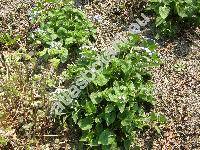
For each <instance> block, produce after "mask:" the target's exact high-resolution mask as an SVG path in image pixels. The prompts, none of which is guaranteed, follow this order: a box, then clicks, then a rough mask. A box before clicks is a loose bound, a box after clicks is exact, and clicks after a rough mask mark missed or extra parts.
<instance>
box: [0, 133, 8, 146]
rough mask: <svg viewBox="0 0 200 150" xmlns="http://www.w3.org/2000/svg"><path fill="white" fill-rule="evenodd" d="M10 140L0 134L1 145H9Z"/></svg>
mask: <svg viewBox="0 0 200 150" xmlns="http://www.w3.org/2000/svg"><path fill="white" fill-rule="evenodd" d="M7 142H8V140H7V139H6V138H4V137H3V136H1V135H0V147H1V146H5V145H7Z"/></svg>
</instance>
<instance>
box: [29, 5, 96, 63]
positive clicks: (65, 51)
mask: <svg viewBox="0 0 200 150" xmlns="http://www.w3.org/2000/svg"><path fill="white" fill-rule="evenodd" d="M40 5H41V3H40ZM40 5H39V6H40ZM39 6H38V8H37V10H34V13H33V14H37V15H36V17H35V19H33V22H34V23H37V24H38V25H39V28H37V29H36V30H35V31H34V32H33V35H32V37H33V40H34V42H35V43H36V44H39V45H40V44H42V46H43V47H44V49H43V50H42V51H40V53H39V55H40V56H42V57H43V58H45V59H46V60H48V59H51V60H50V61H51V62H52V63H53V64H54V66H57V65H58V64H59V63H60V62H61V63H64V62H66V61H67V60H68V59H69V58H71V57H73V55H77V54H78V53H79V52H80V47H81V46H82V45H83V44H84V45H87V44H88V43H90V42H91V41H92V40H93V35H94V33H95V30H94V28H93V25H92V24H91V22H89V20H88V19H87V18H86V16H85V14H84V13H83V12H81V11H80V10H78V9H76V8H74V7H73V6H72V5H70V4H65V5H64V4H63V3H62V5H59V4H57V5H56V6H54V7H53V8H50V9H48V10H42V9H44V8H43V7H41V8H40V7H39ZM68 55H69V56H68Z"/></svg>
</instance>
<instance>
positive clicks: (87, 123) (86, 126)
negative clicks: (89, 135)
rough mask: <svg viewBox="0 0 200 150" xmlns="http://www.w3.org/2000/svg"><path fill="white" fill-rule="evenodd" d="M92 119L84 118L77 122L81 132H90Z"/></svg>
mask: <svg viewBox="0 0 200 150" xmlns="http://www.w3.org/2000/svg"><path fill="white" fill-rule="evenodd" d="M92 123H93V119H92V117H86V118H84V119H81V120H79V122H78V125H79V127H80V128H81V129H82V130H90V129H91V128H92Z"/></svg>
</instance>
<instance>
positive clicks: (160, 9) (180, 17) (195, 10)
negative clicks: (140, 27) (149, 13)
mask: <svg viewBox="0 0 200 150" xmlns="http://www.w3.org/2000/svg"><path fill="white" fill-rule="evenodd" d="M149 3H150V6H149V8H148V9H150V10H153V11H154V12H155V13H156V16H157V18H156V27H158V28H159V29H160V33H161V34H163V35H169V36H174V35H175V33H177V31H178V29H179V30H180V27H179V26H183V25H186V24H188V25H190V26H191V25H199V24H200V1H199V0H162V1H160V0H149Z"/></svg>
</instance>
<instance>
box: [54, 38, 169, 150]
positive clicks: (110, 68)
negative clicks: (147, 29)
mask: <svg viewBox="0 0 200 150" xmlns="http://www.w3.org/2000/svg"><path fill="white" fill-rule="evenodd" d="M155 48H156V45H155V44H154V42H152V41H149V40H145V39H142V38H141V37H140V36H139V35H131V36H130V38H129V40H128V42H127V43H121V44H120V45H119V46H118V50H117V55H116V57H114V58H112V59H111V60H109V63H107V64H106V65H105V66H104V68H103V69H102V70H101V72H96V73H94V76H92V77H90V76H88V77H87V78H83V79H82V80H87V81H88V80H90V81H91V82H89V84H87V87H85V88H84V89H82V91H81V93H80V95H79V97H78V98H76V99H73V100H72V101H71V98H70V99H69V96H70V93H67V92H66V91H67V90H66V89H63V91H62V90H60V92H59V93H54V95H53V97H54V100H56V101H59V102H61V103H63V104H64V106H65V109H63V110H62V114H61V115H60V116H59V117H60V118H63V117H64V118H67V120H68V121H69V122H71V123H72V124H73V125H74V127H75V128H76V126H78V127H79V128H80V129H81V131H82V135H81V138H80V141H81V142H83V143H84V144H85V145H87V146H89V147H91V148H95V147H98V148H99V147H100V148H101V149H130V146H131V144H133V142H134V138H135V137H136V134H137V132H138V131H140V130H143V129H144V128H145V127H149V126H150V125H151V123H153V122H154V123H164V122H165V121H166V120H165V117H164V116H163V115H158V114H156V113H154V112H150V110H151V107H152V106H153V105H154V104H155V102H156V101H155V99H154V97H153V94H152V89H153V84H152V81H151V72H150V70H151V68H152V67H156V66H159V62H160V60H159V57H158V55H157V53H156V52H155ZM81 55H82V58H80V59H78V60H77V61H76V63H75V64H73V65H70V67H69V68H68V70H66V72H65V77H66V79H67V80H76V77H77V76H79V75H80V74H81V72H83V71H85V70H87V69H88V68H90V67H91V66H92V64H93V63H94V62H95V61H96V60H95V58H96V57H97V55H99V54H98V52H96V51H91V50H88V49H85V50H83V52H82V54H81ZM101 55H102V56H103V57H105V58H106V56H105V55H104V54H101ZM56 109H60V108H56ZM56 112H58V110H56V111H55V115H59V114H56Z"/></svg>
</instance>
